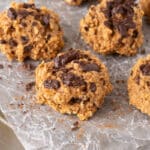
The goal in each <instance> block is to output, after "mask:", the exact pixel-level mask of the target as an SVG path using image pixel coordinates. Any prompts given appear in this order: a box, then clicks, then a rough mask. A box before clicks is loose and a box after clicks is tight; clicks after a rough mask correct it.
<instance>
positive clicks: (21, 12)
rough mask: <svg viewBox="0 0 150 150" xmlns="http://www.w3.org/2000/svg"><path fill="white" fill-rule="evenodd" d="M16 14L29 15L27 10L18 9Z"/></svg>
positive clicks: (19, 15)
mask: <svg viewBox="0 0 150 150" xmlns="http://www.w3.org/2000/svg"><path fill="white" fill-rule="evenodd" d="M17 14H18V17H20V18H25V17H27V16H29V15H30V12H28V11H27V10H19V11H18V13H17Z"/></svg>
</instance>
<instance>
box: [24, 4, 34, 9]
mask: <svg viewBox="0 0 150 150" xmlns="http://www.w3.org/2000/svg"><path fill="white" fill-rule="evenodd" d="M22 7H23V8H26V9H27V8H34V7H35V4H29V3H24V4H23V5H22Z"/></svg>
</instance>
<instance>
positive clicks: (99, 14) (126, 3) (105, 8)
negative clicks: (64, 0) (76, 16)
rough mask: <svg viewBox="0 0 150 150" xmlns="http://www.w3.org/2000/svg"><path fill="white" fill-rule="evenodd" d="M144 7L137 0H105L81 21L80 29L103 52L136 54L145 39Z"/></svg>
mask: <svg viewBox="0 0 150 150" xmlns="http://www.w3.org/2000/svg"><path fill="white" fill-rule="evenodd" d="M142 16H143V11H142V9H141V8H140V6H139V5H138V4H137V3H136V2H135V0H102V2H101V3H100V4H98V5H96V6H91V7H90V9H89V11H88V13H87V14H86V16H85V17H84V18H83V19H82V20H81V22H80V32H81V35H82V37H83V39H84V40H85V42H86V43H88V44H89V45H90V46H92V47H93V49H94V50H95V51H97V52H98V53H101V54H104V55H106V54H112V53H118V54H120V55H126V56H130V55H134V54H136V53H137V49H138V48H139V47H140V46H141V45H142V43H143V33H142Z"/></svg>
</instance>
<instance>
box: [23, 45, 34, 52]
mask: <svg viewBox="0 0 150 150" xmlns="http://www.w3.org/2000/svg"><path fill="white" fill-rule="evenodd" d="M32 49H33V46H32V45H31V44H29V45H27V46H25V47H24V52H30V51H31V50H32Z"/></svg>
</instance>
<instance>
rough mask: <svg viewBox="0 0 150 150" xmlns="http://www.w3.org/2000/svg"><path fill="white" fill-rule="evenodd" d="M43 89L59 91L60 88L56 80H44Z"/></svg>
mask: <svg viewBox="0 0 150 150" xmlns="http://www.w3.org/2000/svg"><path fill="white" fill-rule="evenodd" d="M43 84H44V87H45V88H47V89H55V90H57V89H59V88H60V82H59V81H58V80H49V79H47V80H45V81H44V83H43Z"/></svg>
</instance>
